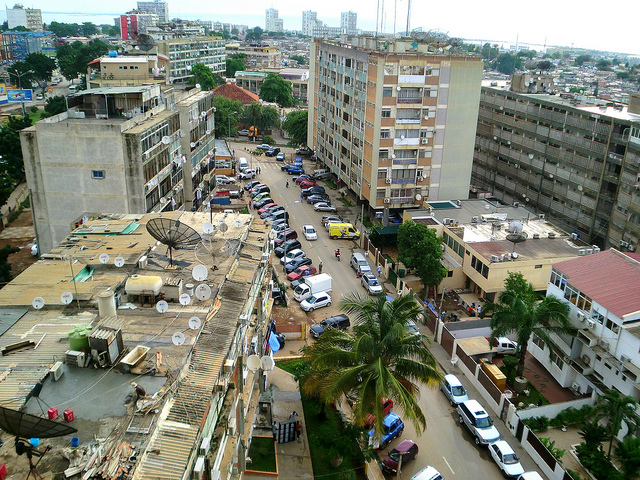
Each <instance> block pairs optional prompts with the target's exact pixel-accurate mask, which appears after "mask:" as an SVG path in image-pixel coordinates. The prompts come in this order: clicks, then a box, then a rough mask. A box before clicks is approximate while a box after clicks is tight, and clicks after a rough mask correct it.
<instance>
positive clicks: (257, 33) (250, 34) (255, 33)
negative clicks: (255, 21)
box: [244, 27, 264, 41]
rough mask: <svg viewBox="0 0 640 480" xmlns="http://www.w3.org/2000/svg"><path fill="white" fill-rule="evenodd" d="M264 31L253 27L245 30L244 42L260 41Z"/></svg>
mask: <svg viewBox="0 0 640 480" xmlns="http://www.w3.org/2000/svg"><path fill="white" fill-rule="evenodd" d="M263 34H264V30H263V29H262V28H260V27H253V28H250V29H249V30H247V34H246V35H245V36H244V39H245V40H246V41H252V40H262V37H263Z"/></svg>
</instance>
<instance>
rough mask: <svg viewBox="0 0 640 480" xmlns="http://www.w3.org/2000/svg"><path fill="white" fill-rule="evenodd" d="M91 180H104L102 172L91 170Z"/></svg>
mask: <svg viewBox="0 0 640 480" xmlns="http://www.w3.org/2000/svg"><path fill="white" fill-rule="evenodd" d="M91 178H93V179H94V180H104V170H91Z"/></svg>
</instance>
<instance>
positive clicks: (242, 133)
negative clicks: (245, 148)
mask: <svg viewBox="0 0 640 480" xmlns="http://www.w3.org/2000/svg"><path fill="white" fill-rule="evenodd" d="M238 135H240V136H241V137H246V136H248V135H249V130H247V129H246V128H244V129H242V130H238Z"/></svg>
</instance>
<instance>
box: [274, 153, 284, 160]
mask: <svg viewBox="0 0 640 480" xmlns="http://www.w3.org/2000/svg"><path fill="white" fill-rule="evenodd" d="M276 160H277V161H278V162H284V153H282V152H280V153H278V154H277V155H276Z"/></svg>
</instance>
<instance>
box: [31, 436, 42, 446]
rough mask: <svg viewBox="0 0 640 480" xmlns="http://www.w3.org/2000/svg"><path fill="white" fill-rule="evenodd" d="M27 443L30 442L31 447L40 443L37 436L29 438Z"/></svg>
mask: <svg viewBox="0 0 640 480" xmlns="http://www.w3.org/2000/svg"><path fill="white" fill-rule="evenodd" d="M29 443H30V444H31V446H32V447H37V446H38V445H40V439H39V438H30V439H29Z"/></svg>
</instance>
